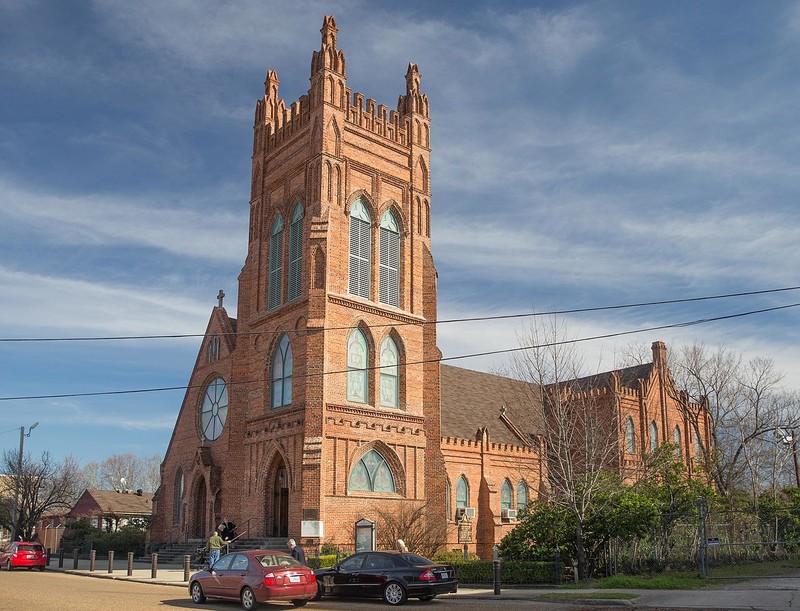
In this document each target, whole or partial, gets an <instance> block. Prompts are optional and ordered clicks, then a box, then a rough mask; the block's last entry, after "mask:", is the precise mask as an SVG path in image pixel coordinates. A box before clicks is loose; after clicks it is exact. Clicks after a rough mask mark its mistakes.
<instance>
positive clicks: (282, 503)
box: [265, 456, 289, 537]
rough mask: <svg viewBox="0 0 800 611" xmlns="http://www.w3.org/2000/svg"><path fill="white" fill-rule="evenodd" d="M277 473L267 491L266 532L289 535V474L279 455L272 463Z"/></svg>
mask: <svg viewBox="0 0 800 611" xmlns="http://www.w3.org/2000/svg"><path fill="white" fill-rule="evenodd" d="M271 471H272V472H273V473H274V474H275V475H274V476H273V478H272V481H271V482H270V484H271V485H270V486H267V489H266V490H265V492H266V499H265V501H266V503H265V504H266V507H265V509H266V512H265V513H266V523H267V528H266V532H267V535H268V536H272V537H286V536H288V535H289V475H288V473H287V472H286V464H285V463H284V462H283V459H282V458H281V457H280V456H278V457H277V458H276V459H275V461H274V462H273V464H272V469H271Z"/></svg>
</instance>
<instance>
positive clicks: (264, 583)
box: [189, 550, 317, 609]
mask: <svg viewBox="0 0 800 611" xmlns="http://www.w3.org/2000/svg"><path fill="white" fill-rule="evenodd" d="M316 593H317V580H316V577H314V571H312V570H311V569H310V568H308V567H307V566H303V565H302V564H300V563H299V562H298V561H297V560H295V559H294V558H292V557H291V556H290V555H289V554H287V553H286V552H279V551H273V550H258V551H251V550H247V551H241V552H231V553H229V554H226V555H225V556H223V557H222V558H220V559H219V560H217V562H216V563H215V564H214V566H213V567H211V568H210V569H208V570H205V571H200V572H199V573H195V574H194V575H192V577H191V579H190V580H189V594H190V595H191V597H192V601H193V602H194V603H195V604H198V605H199V604H201V603H204V602H205V600H206V598H207V597H208V598H227V599H230V600H240V601H241V603H242V607H243V608H244V609H254V608H255V607H256V605H257V604H258V603H265V602H272V601H274V600H291V601H292V604H294V606H295V607H302V606H303V605H305V604H306V603H307V602H308V601H309V600H310V599H311V598H313V597H314V596H315V595H316Z"/></svg>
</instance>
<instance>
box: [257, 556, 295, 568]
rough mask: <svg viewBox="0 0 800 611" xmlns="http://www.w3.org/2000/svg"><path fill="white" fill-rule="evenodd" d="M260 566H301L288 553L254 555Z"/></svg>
mask: <svg viewBox="0 0 800 611" xmlns="http://www.w3.org/2000/svg"><path fill="white" fill-rule="evenodd" d="M256 560H258V562H259V563H260V564H261V566H267V567H269V566H303V565H302V564H300V563H299V562H298V561H297V560H295V559H294V558H292V557H291V556H289V555H288V554H262V555H259V556H256Z"/></svg>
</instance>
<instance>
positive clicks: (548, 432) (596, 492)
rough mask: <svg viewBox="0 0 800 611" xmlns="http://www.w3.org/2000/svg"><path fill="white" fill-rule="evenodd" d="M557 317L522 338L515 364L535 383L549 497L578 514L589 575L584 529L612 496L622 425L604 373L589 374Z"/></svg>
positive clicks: (582, 563)
mask: <svg viewBox="0 0 800 611" xmlns="http://www.w3.org/2000/svg"><path fill="white" fill-rule="evenodd" d="M565 340H566V330H565V328H564V327H563V325H562V324H561V323H560V322H559V321H558V320H557V319H555V318H551V319H549V322H548V321H542V320H537V321H536V322H534V324H533V325H532V326H531V328H530V329H529V330H528V332H527V333H526V334H525V335H523V336H522V337H520V342H521V343H522V345H525V346H531V348H530V349H528V350H525V351H523V352H520V353H517V355H516V357H515V359H514V363H513V367H514V369H515V372H516V375H517V377H519V378H521V379H524V380H526V381H528V382H530V385H529V388H530V389H531V392H532V396H531V401H530V403H531V405H532V407H533V409H534V410H535V411H536V412H537V419H538V420H539V421H540V422H541V427H542V441H543V445H544V448H545V452H546V454H547V459H548V460H547V468H548V482H549V486H550V493H551V498H550V501H551V502H552V503H554V504H556V505H557V506H561V507H563V508H565V509H567V510H568V511H569V512H570V513H571V514H572V515H573V517H574V523H575V529H576V532H575V548H576V555H577V558H576V560H577V562H578V572H579V575H580V577H581V578H584V577H586V576H587V575H588V569H589V566H588V558H587V537H586V532H585V527H586V525H587V524H588V522H589V519H590V517H591V516H592V515H596V513H597V511H599V510H602V507H599V505H600V504H602V503H603V502H605V501H604V500H603V499H608V498H609V497H608V496H607V495H602V494H600V492H601V491H602V489H603V482H604V478H603V475H604V473H605V472H607V471H608V470H610V469H614V468H615V466H616V463H617V460H618V451H619V447H618V442H619V429H618V424H617V423H616V420H615V416H614V414H613V412H612V408H613V406H612V405H610V404H607V403H604V402H603V401H602V399H601V398H600V397H599V396H598V394H597V393H593V392H592V389H593V388H594V387H595V386H597V385H598V384H600V383H601V382H602V380H601V378H600V377H599V376H588V377H586V376H585V375H584V366H583V362H582V359H581V358H580V356H579V353H578V351H577V348H576V346H575V344H574V343H570V342H567V341H565Z"/></svg>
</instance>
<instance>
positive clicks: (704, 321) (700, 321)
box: [0, 303, 800, 401]
mask: <svg viewBox="0 0 800 611" xmlns="http://www.w3.org/2000/svg"><path fill="white" fill-rule="evenodd" d="M798 306H800V303H791V304H788V305H782V306H775V307H772V308H762V309H759V310H750V311H747V312H738V313H736V314H726V315H724V316H715V317H712V318H699V319H697V320H690V321H685V322H678V323H671V324H666V325H658V326H655V327H646V328H644V329H632V330H628V331H619V332H616V333H606V334H603V335H593V336H590V337H582V338H577V339H569V340H561V341H556V342H549V343H544V344H539V345H535V346H518V347H516V348H504V349H501V350H490V351H486V352H475V353H472V354H462V355H458V356H449V357H441V358H437V359H423V360H420V361H407V362H405V363H402V366H409V365H425V364H429V363H436V362H439V363H441V362H444V361H455V360H461V359H467V358H476V357H481V356H493V355H497V354H509V353H512V352H522V351H524V350H535V349H538V348H548V347H554V346H563V345H566V344H577V343H581V342H589V341H596V340H599V339H610V338H614V337H621V336H623V335H634V334H637V333H647V332H649V331H661V330H664V329H678V328H683V327H691V326H695V325H702V324H707V323H710V322H717V321H720V320H730V319H734V318H742V317H745V316H752V315H754V314H764V313H766V312H775V311H778V310H786V309H789V308H796V307H798ZM394 366H395V365H392V367H394ZM386 367H387V366H380V365H378V366H372V367H365V368H364V369H362V370H361V371H367V370H375V369H384V368H386ZM347 372H348V370H347V369H342V370H336V371H322V372H319V373H307V374H306V375H305V376H303V377H305V378H310V377H317V376H326V375H337V374H343V373H347ZM266 381H267V380H264V379H260V380H246V381H242V382H235V383H232V384H260V383H264V382H266ZM200 387H201V386H200V385H191V384H190V385H186V386H166V387H161V388H139V389H134V390H112V391H98V392H86V393H63V394H55V395H31V396H19V397H0V401H25V400H33V399H65V398H75V397H98V396H113V395H126V394H139V393H151V392H164V391H173V390H189V389H190V388H200Z"/></svg>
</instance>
